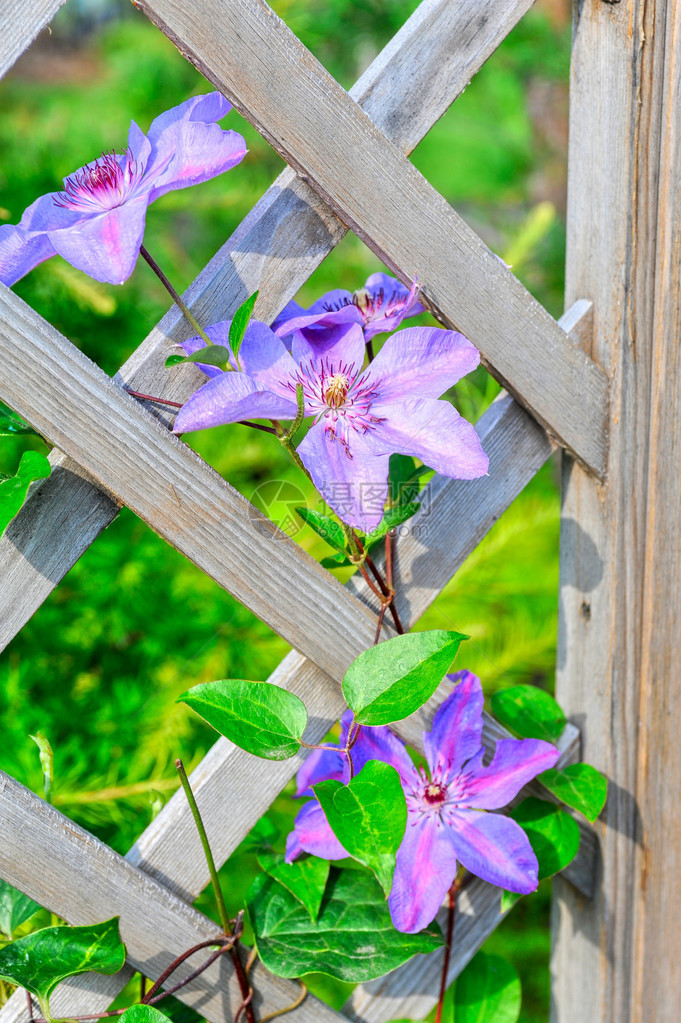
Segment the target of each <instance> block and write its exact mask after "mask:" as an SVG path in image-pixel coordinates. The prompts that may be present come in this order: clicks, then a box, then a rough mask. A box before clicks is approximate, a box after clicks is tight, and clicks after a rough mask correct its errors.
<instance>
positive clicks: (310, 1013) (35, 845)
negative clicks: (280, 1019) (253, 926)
mask: <svg viewBox="0 0 681 1023" xmlns="http://www.w3.org/2000/svg"><path fill="white" fill-rule="evenodd" d="M0 822H1V823H2V834H3V842H2V846H0V876H2V877H3V878H4V879H6V880H7V881H9V882H10V884H13V885H15V886H16V887H17V888H20V889H21V890H22V891H24V892H26V894H30V895H31V897H33V898H35V899H36V901H37V902H40V903H41V904H42V905H44V906H46V907H48V908H49V909H50V910H51V911H53V912H55V913H57V914H58V915H59V916H61V917H63V918H64V919H66V920H68V921H69V923H72V924H74V925H83V924H91V923H97V922H99V921H100V920H107V919H109V918H110V917H112V916H120V929H121V938H122V939H123V941H124V943H125V945H126V947H127V952H128V960H129V962H130V963H131V964H132V965H133V966H134V967H135V969H139V970H141V971H142V972H143V973H144V975H145V976H147V977H151V978H153V979H156V978H157V977H158V976H159V975H160V974H161V973H162V971H163V970H164V969H165V968H166V967H167V966H168V965H169V963H171V962H172V961H173V959H174V958H175V957H176V956H178V955H180V954H181V953H182V952H184V951H186V949H188V948H191V947H192V946H193V945H196V944H198V943H199V942H201V941H206V940H208V939H209V938H212V937H214V936H216V935H217V934H219V932H220V928H219V927H218V926H217V925H216V924H215V923H213V921H212V920H209V919H208V917H205V916H204V915H203V914H202V913H199V912H198V910H196V909H194V908H193V907H192V906H189V905H187V903H186V902H183V901H182V899H179V898H178V897H177V896H176V895H173V894H172V893H171V892H169V891H168V889H167V888H164V887H163V885H160V884H158V883H157V882H156V881H153V880H152V879H151V878H150V877H149V876H148V875H147V874H145V873H144V872H143V871H141V870H137V869H136V868H135V867H133V866H132V865H131V864H130V863H127V862H126V861H125V860H124V859H123V857H122V856H119V855H118V854H117V853H115V852H114V851H113V850H112V849H110V848H109V847H108V846H107V845H105V844H104V843H103V842H100V841H99V840H98V839H96V838H95V837H94V835H90V834H89V833H88V832H87V831H85V830H84V829H83V828H80V827H78V825H76V824H74V823H73V821H70V820H69V819H68V817H64V816H63V815H62V814H61V813H59V811H58V810H55V809H54V807H52V806H49V805H48V804H47V803H45V802H43V800H41V799H39V798H38V796H36V795H34V794H33V793H32V792H30V791H29V790H28V789H26V788H24V786H23V785H20V784H19V783H18V782H16V781H14V779H13V778H10V777H9V775H6V774H5V773H4V772H1V771H0ZM27 848H29V849H30V850H31V855H30V856H27V855H26V849H27ZM205 954H206V953H205V952H204V953H203V955H205ZM199 955H201V953H199ZM200 962H201V959H200V958H198V957H197V959H196V960H191V959H190V960H189V961H188V962H187V963H184V964H183V965H182V966H181V967H180V968H179V969H178V971H177V979H178V980H182V979H184V977H186V976H188V975H189V974H190V973H191V972H192V970H193V969H194V968H195V967H196V966H197V965H198V964H199V963H200ZM253 981H254V985H255V989H256V991H257V994H256V995H255V998H254V1004H256V1006H258V1005H266V1006H267V1009H266V1010H265V1011H274V1010H276V1009H281V1008H284V1007H285V1006H287V1005H290V1004H291V1002H292V1001H294V999H295V998H296V997H297V995H298V988H297V986H296V984H294V983H292V982H291V981H287V980H282V979H281V978H279V977H274V976H273V975H272V974H271V973H269V972H268V971H267V970H264V969H262V968H259V969H257V970H254V972H253ZM178 994H179V995H180V997H181V998H182V1000H183V1001H184V1002H186V1003H187V1004H188V1005H191V1006H192V1007H193V1008H194V1009H196V1010H197V1011H198V1012H200V1013H201V1014H202V1015H203V1016H205V1017H206V1019H208V1020H211V1021H212V1023H223V1021H224V1020H225V1019H231V1018H233V1016H234V1014H235V1012H236V1010H237V1008H238V1006H239V1005H241V1001H242V996H241V993H240V991H239V986H238V983H237V982H236V979H235V976H234V970H233V967H232V964H231V962H230V960H229V957H228V956H224V957H222V958H221V959H220V960H218V962H217V963H216V964H215V966H213V967H211V968H210V969H209V970H207V971H206V972H205V973H204V974H202V976H201V977H199V978H197V980H196V981H194V982H192V983H191V984H188V985H187V987H185V988H182V989H181V991H180V992H178ZM89 1004H92V1003H91V1002H90V1003H89ZM91 1011H92V1010H91ZM290 1018H291V1019H292V1020H296V1021H297V1023H339V1021H340V1019H341V1017H339V1014H338V1013H336V1012H334V1010H333V1009H330V1008H329V1007H328V1006H327V1005H324V1003H323V1002H320V1001H318V1000H317V999H316V998H314V997H311V998H308V999H307V1000H306V1001H305V1003H304V1004H303V1005H302V1006H301V1007H300V1008H299V1009H298V1010H297V1011H296V1012H295V1013H292V1014H291V1017H290Z"/></svg>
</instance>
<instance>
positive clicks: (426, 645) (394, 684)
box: [343, 629, 468, 726]
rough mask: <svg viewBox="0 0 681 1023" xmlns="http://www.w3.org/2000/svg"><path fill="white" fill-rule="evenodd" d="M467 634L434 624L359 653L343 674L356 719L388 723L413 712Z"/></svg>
mask: <svg viewBox="0 0 681 1023" xmlns="http://www.w3.org/2000/svg"><path fill="white" fill-rule="evenodd" d="M467 638H468V637H467V636H463V635H462V634H461V633H459V632H445V631H444V630H443V629H433V630H431V631H429V632H412V633H409V635H406V636H395V637H394V638H393V639H389V640H386V642H385V643H379V644H378V646H373V647H369V649H368V650H365V651H364V652H363V653H361V654H360V655H359V657H358V658H357V659H356V660H355V661H353V662H352V664H351V665H350V667H349V668H348V670H347V672H346V673H345V678H344V679H343V696H344V697H345V699H346V702H347V704H348V706H349V707H351V708H352V710H353V711H354V712H355V720H356V721H357V724H359V725H374V726H375V725H389V724H390V723H391V722H392V721H400V720H401V719H402V718H406V717H409V715H410V714H413V713H414V711H415V710H418V709H419V707H421V706H422V705H423V704H424V703H425V702H426V700H429V699H430V697H431V696H432V695H433V693H434V692H435V690H436V689H437V687H438V685H439V684H440V682H441V681H442V676H443V675H444V674H445V672H446V671H447V669H448V668H449V666H450V664H451V663H452V661H453V660H454V657H455V656H456V652H457V650H458V649H459V644H460V643H461V640H462V639H467Z"/></svg>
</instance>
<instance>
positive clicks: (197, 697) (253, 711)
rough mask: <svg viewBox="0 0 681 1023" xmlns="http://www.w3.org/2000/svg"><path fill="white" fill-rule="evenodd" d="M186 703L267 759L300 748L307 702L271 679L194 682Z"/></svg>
mask: <svg viewBox="0 0 681 1023" xmlns="http://www.w3.org/2000/svg"><path fill="white" fill-rule="evenodd" d="M177 702H178V703H186V704H187V705H188V706H189V707H191V708H192V710H195V711H196V713H197V714H200V715H201V717H202V718H203V719H204V720H205V721H207V722H208V724H209V725H212V726H213V728H215V729H216V731H218V732H220V733H221V734H222V735H225V736H226V737H227V738H228V739H231V741H232V742H234V743H236V745H237V746H240V747H241V749H244V750H246V752H247V753H252V754H253V755H254V756H256V757H262V758H263V759H264V760H288V759H289V757H292V756H295V754H296V753H297V752H298V750H299V748H300V738H301V736H302V734H303V732H304V731H305V728H306V726H307V711H306V709H305V704H304V703H303V701H302V700H299V699H298V697H297V696H294V695H293V693H289V692H287V691H286V690H285V689H281V688H280V687H279V686H275V685H272V683H271V682H247V681H246V680H244V679H240V678H226V679H220V681H218V682H203V683H201V685H198V686H193V687H192V688H191V689H189V690H188V691H187V692H186V693H183V694H182V696H180V697H178V700H177Z"/></svg>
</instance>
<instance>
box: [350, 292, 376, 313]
mask: <svg viewBox="0 0 681 1023" xmlns="http://www.w3.org/2000/svg"><path fill="white" fill-rule="evenodd" d="M352 304H353V305H356V306H357V308H358V309H359V310H361V312H363V313H366V311H367V309H369V307H370V306H371V305H372V304H373V298H372V295H371V292H370V291H369V289H368V288H359V289H358V290H357V291H355V292H354V294H353V296H352Z"/></svg>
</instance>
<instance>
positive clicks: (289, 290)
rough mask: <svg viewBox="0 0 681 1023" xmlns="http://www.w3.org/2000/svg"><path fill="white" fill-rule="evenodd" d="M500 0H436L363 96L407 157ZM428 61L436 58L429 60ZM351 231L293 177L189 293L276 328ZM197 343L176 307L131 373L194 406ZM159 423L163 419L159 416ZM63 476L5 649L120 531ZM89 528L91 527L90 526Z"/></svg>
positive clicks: (510, 10) (24, 515)
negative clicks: (107, 532) (171, 365)
mask: <svg viewBox="0 0 681 1023" xmlns="http://www.w3.org/2000/svg"><path fill="white" fill-rule="evenodd" d="M531 2H532V0H522V2H516V3H513V4H509V3H508V2H507V0H493V2H488V3H487V6H486V17H481V16H480V10H479V0H462V2H460V3H458V4H456V5H452V4H451V3H450V0H425V2H424V3H422V4H421V5H420V6H419V8H418V9H417V10H416V11H415V12H414V14H413V15H412V17H411V18H409V20H408V21H407V22H406V23H405V25H404V26H403V28H402V29H401V30H400V32H398V34H397V35H396V36H395V37H394V38H393V39H392V40H391V42H390V43H389V44H388V46H387V47H386V48H385V50H383V51H382V52H381V53H380V54H379V55H378V57H377V58H376V59H375V60H374V62H373V63H372V64H371V65H370V67H369V68H368V69H367V70H366V71H365V73H364V74H363V75H362V77H361V79H360V80H359V81H358V82H357V83H356V85H355V86H354V87H353V89H352V90H351V95H352V96H353V98H354V99H355V100H356V101H357V102H358V103H360V104H361V105H363V106H364V107H365V109H366V110H367V111H368V112H369V114H370V116H371V117H372V119H373V120H374V122H375V123H376V124H377V125H378V126H379V127H380V128H382V129H383V130H384V131H385V132H386V134H387V136H388V138H389V139H391V141H393V142H394V143H395V144H396V145H399V146H400V147H401V148H402V149H403V151H404V152H406V153H408V152H410V151H411V150H412V149H413V148H414V146H415V145H416V144H417V143H418V142H419V141H420V139H421V138H422V137H423V135H424V134H425V133H426V131H427V130H428V129H429V128H430V126H431V124H432V123H433V122H434V121H435V120H437V118H438V117H440V116H441V114H442V113H443V112H444V111H445V110H446V109H447V107H448V106H449V105H450V104H451V103H452V102H453V100H454V99H455V98H456V97H457V96H458V95H459V93H460V92H461V91H462V89H463V88H464V87H465V85H466V84H467V82H468V80H469V79H470V77H471V76H472V75H473V74H474V73H475V71H477V70H478V68H479V67H480V66H481V65H482V63H483V62H484V61H485V60H486V59H487V57H488V56H489V55H490V54H491V53H492V52H493V50H494V49H495V47H496V46H497V45H498V43H499V40H500V39H501V38H502V37H503V36H504V35H505V34H506V33H507V32H508V31H509V30H510V28H511V27H512V26H513V25H514V24H515V22H516V21H517V20H518V18H519V17H520V16H521V15H522V14H523V13H524V12H525V10H526V9H527V8H528V7H529V6H530V5H531ZM424 54H428V55H429V59H428V60H426V59H424V56H423V55H424ZM345 231H346V228H345V226H344V225H343V224H342V223H341V221H340V220H339V219H338V218H337V217H336V215H335V214H334V213H333V212H332V211H331V210H330V209H329V208H328V207H327V206H326V205H325V204H324V203H323V202H322V201H321V199H320V198H319V196H318V195H317V194H316V192H314V191H313V190H312V189H311V188H310V187H309V186H308V185H306V184H305V183H304V182H303V181H302V180H301V179H300V178H299V177H298V176H297V175H296V174H295V173H294V172H293V171H291V170H290V169H287V170H285V171H284V172H283V173H282V174H280V175H279V177H278V178H277V180H276V181H275V182H274V184H273V185H272V186H271V187H270V189H268V191H267V193H266V194H265V195H264V196H263V198H262V199H261V200H260V201H259V202H258V203H257V205H256V206H255V207H254V209H253V210H252V211H251V213H249V215H248V216H247V217H246V219H245V220H244V222H243V223H242V224H241V226H240V227H239V228H238V229H237V231H236V232H235V234H234V235H233V236H232V237H231V238H230V239H229V240H228V241H227V242H226V243H225V245H224V246H223V247H222V248H221V249H220V251H219V252H218V253H217V254H216V256H215V257H214V258H213V259H212V260H211V262H210V263H209V264H208V266H206V267H205V269H204V270H203V271H202V273H201V274H200V275H199V277H198V278H197V280H196V281H195V282H194V283H193V285H192V286H191V287H190V288H189V290H188V292H187V293H186V294H185V296H184V298H185V301H186V302H187V303H188V304H189V305H190V306H191V307H192V309H193V310H194V312H195V314H196V316H197V318H198V319H199V321H200V322H202V323H206V324H208V323H214V322H216V321H217V320H222V319H227V318H229V316H231V314H232V313H233V312H234V310H235V309H236V308H237V307H238V305H239V304H240V303H241V302H242V301H243V300H244V299H245V298H246V297H247V296H248V295H250V294H252V293H253V292H254V291H256V290H257V289H260V299H259V301H258V306H257V313H256V314H257V315H258V316H259V317H260V318H261V319H264V320H266V321H267V322H270V321H271V320H272V319H274V317H275V316H276V315H277V314H278V313H279V312H280V310H281V309H282V308H283V306H284V305H285V304H286V302H287V301H288V300H289V299H290V298H291V297H292V296H293V295H294V294H295V292H296V291H297V290H298V288H299V287H300V286H301V285H302V284H303V283H304V281H305V280H306V279H307V277H308V276H309V275H310V273H312V271H313V270H314V269H315V268H316V267H317V266H318V265H319V264H320V263H321V262H322V260H323V259H324V258H325V256H326V255H328V253H329V252H330V251H331V249H332V248H333V246H334V245H336V244H337V243H338V241H340V239H341V238H342V237H343V235H344V234H345ZM186 336H187V326H186V323H185V321H184V318H183V317H182V316H181V315H180V314H178V312H177V310H176V309H175V308H174V307H173V308H172V309H171V310H170V312H169V313H168V314H167V315H166V316H165V317H164V318H163V320H162V321H161V323H160V324H159V325H158V327H157V328H156V329H155V330H153V331H152V333H151V334H150V335H149V337H148V338H147V340H146V341H145V342H144V343H143V344H142V345H141V346H140V348H139V349H138V350H137V352H135V353H134V354H133V355H132V356H131V358H130V359H129V360H128V361H127V362H126V364H125V365H124V366H123V368H122V369H121V371H120V373H119V375H118V379H119V380H121V381H122V382H124V383H125V384H127V385H128V386H130V387H131V388H132V389H133V390H138V391H142V392H143V393H145V394H162V395H164V396H165V397H169V398H171V399H172V400H175V401H185V400H186V399H187V398H188V397H189V394H190V393H191V391H192V389H193V388H194V387H196V386H197V383H198V381H199V380H200V379H201V378H200V377H199V376H198V375H197V374H196V371H192V370H191V369H190V368H189V367H182V368H181V369H176V370H175V371H174V372H173V373H168V371H167V370H166V369H165V368H164V362H165V357H166V355H167V353H168V346H169V343H170V342H172V341H178V340H182V339H183V338H184V337H186ZM156 414H158V415H159V417H160V416H161V415H162V414H161V413H159V412H158V411H157V413H156ZM52 462H53V465H58V466H59V467H61V469H62V470H63V473H56V472H53V476H52V477H51V478H50V479H47V480H45V481H43V482H41V483H40V484H38V485H36V486H35V487H34V488H32V491H31V494H30V496H29V499H28V500H27V502H26V504H25V505H24V507H23V508H22V510H21V512H20V514H19V516H18V518H17V520H16V522H15V523H14V524H13V526H12V527H11V529H10V530H9V531H8V532H7V533H6V534H5V535H4V536H3V537H2V538H0V579H1V580H2V584H0V650H2V649H4V647H5V646H6V645H7V643H9V641H10V640H11V639H12V637H13V636H14V635H16V633H17V632H18V630H19V629H20V628H21V627H22V626H23V625H24V624H25V623H26V621H27V620H28V619H29V618H30V616H31V615H32V614H33V613H34V611H35V610H36V608H37V607H39V606H40V604H41V603H42V601H43V600H45V598H46V597H47V596H48V595H49V594H50V593H51V592H52V589H53V588H54V586H55V585H56V584H57V583H58V582H59V581H60V579H61V578H63V576H64V575H65V573H66V572H67V571H68V570H69V569H70V568H71V566H72V565H73V564H74V563H75V562H76V561H77V559H78V558H79V557H80V555H81V554H82V553H83V552H84V551H85V550H86V549H87V547H88V546H89V544H90V543H91V542H92V540H93V539H94V538H95V536H96V535H97V532H98V531H99V530H101V529H103V528H105V526H107V525H108V524H109V522H110V521H111V519H112V518H113V516H114V515H115V513H116V510H117V506H116V505H115V504H114V503H112V502H109V501H107V500H106V497H105V496H104V495H103V494H102V492H101V491H100V490H99V489H98V488H97V487H96V486H95V485H92V486H88V484H86V483H84V482H80V481H79V482H78V485H77V487H76V488H75V489H74V493H73V495H72V497H71V498H69V493H68V486H67V485H66V484H67V483H68V474H69V473H72V474H75V475H76V476H78V475H80V474H81V473H82V470H80V469H79V468H78V466H77V464H76V463H74V462H72V461H71V460H70V459H69V458H68V456H65V455H61V454H59V453H54V454H53V456H52ZM83 521H86V522H87V524H88V528H87V529H82V528H81V527H82V523H83Z"/></svg>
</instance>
